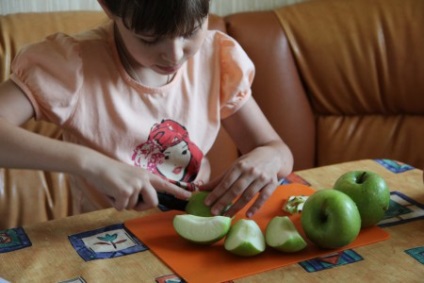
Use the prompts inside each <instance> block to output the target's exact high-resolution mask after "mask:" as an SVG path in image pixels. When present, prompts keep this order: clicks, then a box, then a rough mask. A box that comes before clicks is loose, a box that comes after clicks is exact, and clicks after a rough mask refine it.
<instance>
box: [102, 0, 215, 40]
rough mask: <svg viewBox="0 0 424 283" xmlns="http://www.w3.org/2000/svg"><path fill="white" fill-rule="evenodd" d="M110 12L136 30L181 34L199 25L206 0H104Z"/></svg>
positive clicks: (206, 9)
mask: <svg viewBox="0 0 424 283" xmlns="http://www.w3.org/2000/svg"><path fill="white" fill-rule="evenodd" d="M104 4H105V5H106V7H107V8H108V9H109V10H110V12H111V13H112V14H114V15H115V16H117V17H120V18H122V20H123V23H124V25H125V26H126V27H127V28H128V29H130V30H132V31H134V32H136V33H143V32H144V33H145V32H148V33H151V34H153V35H157V36H165V35H166V36H181V35H186V34H189V33H191V32H192V31H193V30H194V29H195V28H196V27H197V26H199V25H201V24H202V23H203V21H204V19H205V18H206V16H207V15H208V13H209V0H104Z"/></svg>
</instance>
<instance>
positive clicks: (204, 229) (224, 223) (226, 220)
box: [173, 214, 231, 245]
mask: <svg viewBox="0 0 424 283" xmlns="http://www.w3.org/2000/svg"><path fill="white" fill-rule="evenodd" d="M173 226H174V229H175V231H176V232H177V234H178V235H179V236H181V237H182V238H184V239H186V240H188V241H190V242H193V243H197V244H204V245H209V244H213V243H215V242H218V241H219V240H221V239H222V238H224V237H225V235H226V234H227V233H228V231H229V230H230V227H231V218H230V217H227V216H212V217H202V216H197V215H191V214H181V215H176V216H175V217H174V220H173Z"/></svg>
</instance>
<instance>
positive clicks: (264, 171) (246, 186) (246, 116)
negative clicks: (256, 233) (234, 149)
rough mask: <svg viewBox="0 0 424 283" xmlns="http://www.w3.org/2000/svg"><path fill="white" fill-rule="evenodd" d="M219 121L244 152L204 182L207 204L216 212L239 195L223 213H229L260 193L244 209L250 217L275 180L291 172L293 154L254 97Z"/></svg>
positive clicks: (274, 186)
mask: <svg viewBox="0 0 424 283" xmlns="http://www.w3.org/2000/svg"><path fill="white" fill-rule="evenodd" d="M222 122H223V125H224V127H225V129H226V130H227V131H228V133H230V135H231V137H232V138H233V140H234V141H235V142H236V144H237V146H238V148H239V150H240V151H241V152H242V154H243V155H242V156H241V157H240V158H239V159H238V160H237V161H236V162H235V163H234V164H233V166H232V167H231V168H229V170H228V171H227V172H226V173H225V174H224V175H223V177H222V178H219V179H217V180H212V181H211V182H210V183H208V184H206V185H205V186H204V188H203V189H212V190H213V191H212V193H211V194H210V196H209V197H208V198H207V199H206V204H207V205H211V204H213V205H212V207H211V208H212V213H214V214H219V212H220V211H222V210H223V209H224V208H225V207H226V206H227V205H228V203H230V202H234V200H235V199H236V198H237V197H239V196H240V199H239V200H237V201H236V202H235V203H234V204H233V205H232V207H231V208H230V209H229V210H228V211H227V213H226V214H228V215H231V216H232V215H234V214H235V213H236V212H237V211H239V210H240V209H241V208H242V207H244V206H245V205H246V204H247V203H248V202H249V201H250V200H251V199H252V198H253V197H254V196H255V195H256V194H258V193H259V196H258V199H257V200H256V201H255V203H254V204H253V205H252V206H251V207H250V208H249V209H248V211H247V216H248V217H251V216H252V215H253V214H254V213H255V212H257V211H258V209H259V208H260V207H261V206H262V205H263V204H264V203H265V201H266V200H267V199H268V198H269V197H270V196H271V194H272V193H273V192H274V190H275V189H276V187H277V186H278V181H279V180H280V179H281V178H283V177H285V176H287V175H288V174H290V172H291V171H292V168H293V156H292V154H291V151H290V149H289V148H288V147H287V145H286V144H285V143H284V142H283V141H282V140H281V138H280V137H279V136H278V134H277V133H276V132H275V131H274V129H273V128H272V126H271V125H270V124H269V122H268V120H267V119H266V117H265V116H264V114H263V113H262V111H261V110H260V108H259V107H258V105H257V104H256V102H255V100H254V99H253V98H251V99H249V101H247V102H246V104H245V105H244V106H243V107H242V108H241V109H240V110H238V111H237V112H236V113H235V114H233V115H231V116H230V117H228V118H227V119H225V120H223V121H222Z"/></svg>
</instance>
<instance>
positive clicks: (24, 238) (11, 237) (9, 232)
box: [0, 227, 32, 253]
mask: <svg viewBox="0 0 424 283" xmlns="http://www.w3.org/2000/svg"><path fill="white" fill-rule="evenodd" d="M31 245H32V243H31V241H30V240H29V238H28V235H27V234H26V233H25V230H24V229H23V228H22V227H17V228H12V229H6V230H0V253H7V252H11V251H16V250H19V249H23V248H26V247H30V246H31Z"/></svg>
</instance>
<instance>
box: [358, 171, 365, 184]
mask: <svg viewBox="0 0 424 283" xmlns="http://www.w3.org/2000/svg"><path fill="white" fill-rule="evenodd" d="M366 174H367V172H365V171H364V172H362V174H361V175H360V176H359V178H358V184H362V183H363V182H364V181H365V180H364V179H365V175H366Z"/></svg>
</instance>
